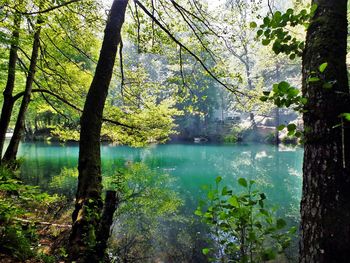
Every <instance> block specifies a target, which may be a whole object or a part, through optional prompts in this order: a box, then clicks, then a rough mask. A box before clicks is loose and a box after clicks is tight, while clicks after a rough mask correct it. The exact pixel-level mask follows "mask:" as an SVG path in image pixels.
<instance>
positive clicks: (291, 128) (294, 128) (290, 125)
mask: <svg viewBox="0 0 350 263" xmlns="http://www.w3.org/2000/svg"><path fill="white" fill-rule="evenodd" d="M296 128H297V126H296V125H295V124H294V123H290V124H288V126H287V130H288V131H295V130H296Z"/></svg>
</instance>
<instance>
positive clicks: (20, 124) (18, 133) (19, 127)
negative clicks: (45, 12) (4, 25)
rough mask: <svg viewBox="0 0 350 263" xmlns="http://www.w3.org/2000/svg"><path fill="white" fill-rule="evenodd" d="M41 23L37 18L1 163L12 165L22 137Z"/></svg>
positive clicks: (36, 58) (34, 69)
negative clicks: (21, 85) (22, 92)
mask: <svg viewBox="0 0 350 263" xmlns="http://www.w3.org/2000/svg"><path fill="white" fill-rule="evenodd" d="M41 23H42V20H41V18H40V16H39V17H38V20H37V25H36V30H35V33H34V41H33V49H32V55H31V58H30V65H29V70H28V75H27V80H26V87H25V90H24V95H23V99H22V103H21V107H20V109H19V113H18V116H17V120H16V125H15V129H14V131H13V136H12V138H11V141H10V144H9V146H8V147H7V150H6V152H5V154H4V157H3V161H4V162H7V163H12V162H14V161H15V160H16V156H17V152H18V146H19V143H20V141H21V139H22V137H23V132H24V122H25V114H26V112H27V109H28V105H29V102H30V97H31V93H32V88H33V81H34V76H35V71H36V63H37V60H38V54H39V46H40V31H41V26H40V24H41Z"/></svg>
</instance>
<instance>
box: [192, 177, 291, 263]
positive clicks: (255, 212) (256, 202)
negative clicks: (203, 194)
mask: <svg viewBox="0 0 350 263" xmlns="http://www.w3.org/2000/svg"><path fill="white" fill-rule="evenodd" d="M220 181H221V177H218V178H217V179H216V187H215V189H213V190H210V191H209V192H208V202H201V203H200V205H199V207H198V208H197V210H196V211H195V214H196V215H198V216H200V217H201V218H202V220H203V221H204V222H205V223H206V224H208V225H209V226H210V227H211V229H212V231H211V235H212V236H213V237H214V241H215V243H216V245H217V247H216V248H213V247H211V248H203V253H204V254H206V255H208V256H210V260H211V261H220V262H244V263H245V262H250V263H252V262H264V261H267V260H271V259H275V258H276V256H277V255H278V254H279V253H281V252H283V251H284V250H285V249H286V248H287V247H288V246H289V245H290V242H291V240H292V238H291V237H292V235H293V234H294V233H295V231H296V229H295V228H291V229H290V230H288V231H283V229H284V228H285V227H286V222H285V221H284V220H283V219H281V218H276V217H275V216H274V212H273V211H272V210H271V209H268V208H267V207H266V206H265V201H266V196H265V194H264V193H261V192H259V191H257V190H253V185H254V183H255V182H254V181H252V180H251V181H247V180H246V179H244V178H240V179H238V184H239V185H240V186H241V187H243V189H244V191H243V192H242V193H239V194H237V193H234V191H233V190H232V189H229V188H228V187H227V186H225V187H223V188H222V189H220V187H219V184H220Z"/></svg>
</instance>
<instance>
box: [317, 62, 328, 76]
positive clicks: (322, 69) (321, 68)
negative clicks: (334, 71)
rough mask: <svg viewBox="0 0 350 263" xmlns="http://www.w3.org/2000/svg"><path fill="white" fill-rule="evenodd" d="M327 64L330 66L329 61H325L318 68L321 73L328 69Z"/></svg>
mask: <svg viewBox="0 0 350 263" xmlns="http://www.w3.org/2000/svg"><path fill="white" fill-rule="evenodd" d="M327 66H328V63H327V62H325V63H322V64H321V65H320V66H319V68H318V69H319V71H320V72H321V73H323V72H324V71H325V70H326V68H327Z"/></svg>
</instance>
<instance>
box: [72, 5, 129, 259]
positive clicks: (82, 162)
mask: <svg viewBox="0 0 350 263" xmlns="http://www.w3.org/2000/svg"><path fill="white" fill-rule="evenodd" d="M127 3H128V0H114V2H113V5H112V7H111V10H110V13H109V17H108V21H107V24H106V29H105V35H104V39H103V44H102V48H101V51H100V57H99V60H98V63H97V67H96V71H95V75H94V78H93V81H92V83H91V86H90V89H89V92H88V95H87V98H86V101H85V106H84V110H83V114H82V116H81V119H80V125H81V131H80V144H79V147H80V151H79V167H78V170H79V178H78V190H77V194H76V203H75V210H74V212H73V215H72V219H73V227H72V232H71V236H70V251H69V252H70V259H71V260H72V261H77V262H96V261H97V260H98V259H96V258H95V254H96V253H95V249H96V248H95V246H96V231H97V229H98V225H99V221H100V216H101V210H102V199H101V192H102V184H101V181H102V176H101V156H100V133H101V126H102V114H103V108H104V104H105V101H106V97H107V93H108V87H109V84H110V80H111V77H112V72H113V67H114V63H115V57H116V53H117V48H118V44H119V43H120V41H121V35H120V34H121V28H122V25H123V23H124V17H125V10H126V6H127Z"/></svg>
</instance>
